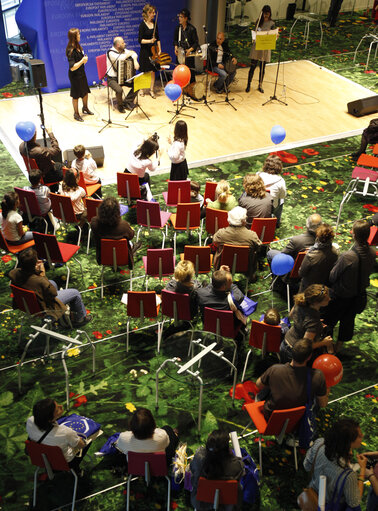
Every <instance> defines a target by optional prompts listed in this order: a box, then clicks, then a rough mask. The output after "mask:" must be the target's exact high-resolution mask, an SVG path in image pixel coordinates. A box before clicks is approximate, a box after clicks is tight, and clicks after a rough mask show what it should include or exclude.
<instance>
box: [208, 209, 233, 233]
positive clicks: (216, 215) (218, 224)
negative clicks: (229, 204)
mask: <svg viewBox="0 0 378 511" xmlns="http://www.w3.org/2000/svg"><path fill="white" fill-rule="evenodd" d="M228 225H229V224H228V212H227V211H223V210H222V209H213V208H206V231H207V232H208V233H209V234H215V233H216V232H217V230H218V229H223V228H224V227H228Z"/></svg>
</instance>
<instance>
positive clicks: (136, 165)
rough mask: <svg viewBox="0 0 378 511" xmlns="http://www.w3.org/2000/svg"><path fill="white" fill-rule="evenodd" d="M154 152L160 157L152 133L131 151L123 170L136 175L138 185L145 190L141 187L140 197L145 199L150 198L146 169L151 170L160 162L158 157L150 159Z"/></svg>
mask: <svg viewBox="0 0 378 511" xmlns="http://www.w3.org/2000/svg"><path fill="white" fill-rule="evenodd" d="M154 154H156V155H157V156H158V157H160V151H159V142H158V137H157V135H153V136H152V137H150V138H148V139H147V140H144V141H143V142H142V143H141V144H140V145H139V146H138V147H137V148H136V149H135V150H134V151H133V152H132V154H131V156H130V158H129V162H128V164H127V168H126V169H125V172H128V173H131V174H137V175H138V177H139V185H140V186H141V187H142V186H144V190H145V192H144V193H143V188H141V194H142V198H145V199H147V200H151V199H152V193H151V188H150V187H151V181H150V174H149V172H147V171H148V170H149V171H150V172H153V171H154V170H156V169H157V167H158V166H159V164H160V161H159V158H156V159H155V160H154V161H152V160H151V157H152V156H153V155H154Z"/></svg>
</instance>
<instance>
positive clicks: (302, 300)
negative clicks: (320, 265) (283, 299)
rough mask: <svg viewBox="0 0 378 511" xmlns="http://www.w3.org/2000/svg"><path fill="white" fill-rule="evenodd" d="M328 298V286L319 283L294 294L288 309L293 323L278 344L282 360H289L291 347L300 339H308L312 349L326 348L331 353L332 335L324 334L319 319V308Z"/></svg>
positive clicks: (327, 301) (326, 303)
mask: <svg viewBox="0 0 378 511" xmlns="http://www.w3.org/2000/svg"><path fill="white" fill-rule="evenodd" d="M329 300H330V296H329V290H328V287H327V286H324V285H321V284H312V285H311V286H309V287H308V288H307V289H305V290H304V292H303V293H299V294H297V295H295V296H294V303H295V305H294V307H293V308H292V309H291V311H290V318H291V319H292V320H293V322H294V324H292V326H291V327H290V329H289V330H288V332H287V333H286V335H285V339H284V341H283V342H282V343H281V346H280V357H281V361H282V362H290V361H291V359H292V350H293V347H294V346H295V344H296V343H297V342H298V341H300V340H301V339H309V340H310V341H311V342H312V349H313V350H317V349H318V348H322V350H323V349H324V348H326V349H327V351H328V353H333V341H332V337H330V336H329V335H328V336H326V337H325V336H324V325H323V323H322V320H321V319H320V318H321V316H320V308H321V307H326V306H327V305H328V303H329Z"/></svg>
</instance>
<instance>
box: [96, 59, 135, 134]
mask: <svg viewBox="0 0 378 511" xmlns="http://www.w3.org/2000/svg"><path fill="white" fill-rule="evenodd" d="M121 55H122V53H119V54H118V56H117V58H116V59H115V60H114V62H113V63H112V64H111V65H110V67H109V68H108V69H107V70H106V71H105V74H104V76H103V77H102V78H101V79H100V80H103V79H104V78H105V76H107V74H108V72H109V71H110V69H111V68H112V67H113V66H114V64H115V63H116V62H117V61H118V59H119V58H120V56H121ZM109 60H110V59H109ZM106 90H107V95H108V118H107V119H101V120H102V122H104V123H105V125H104V126H103V127H102V128H101V129H100V130H99V133H101V132H102V131H103V130H104V129H106V128H109V126H120V127H121V128H128V126H125V125H124V124H119V123H117V122H113V121H112V119H111V117H110V92H109V80H108V79H107V80H106ZM122 92H123V91H122Z"/></svg>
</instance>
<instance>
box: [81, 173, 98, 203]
mask: <svg viewBox="0 0 378 511" xmlns="http://www.w3.org/2000/svg"><path fill="white" fill-rule="evenodd" d="M77 184H78V185H79V186H81V187H82V188H83V189H84V190H85V195H86V196H87V197H92V196H93V195H94V196H95V197H96V198H98V199H100V198H101V197H100V196H99V195H97V193H96V192H97V191H98V190H99V189H100V188H101V184H98V183H94V184H92V185H87V184H86V182H85V179H84V174H83V173H82V172H80V171H79V180H78V182H77Z"/></svg>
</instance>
